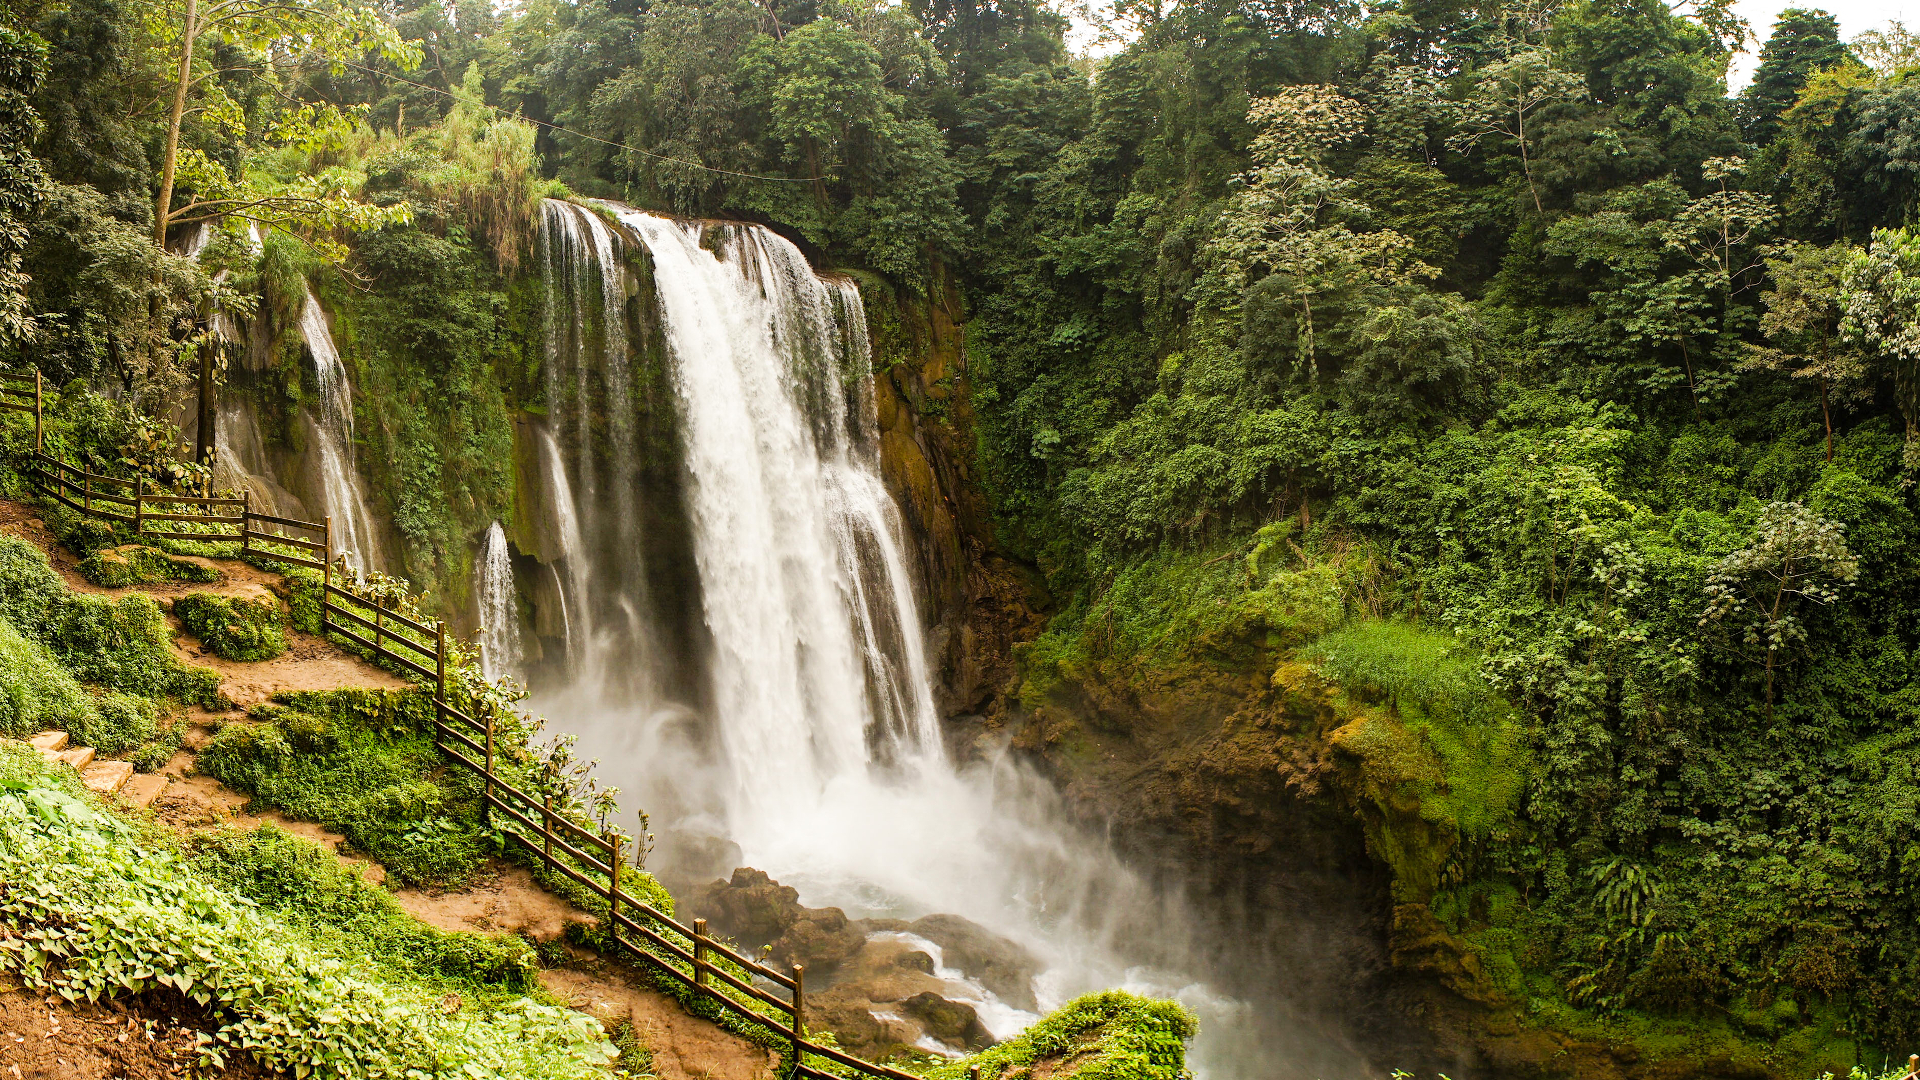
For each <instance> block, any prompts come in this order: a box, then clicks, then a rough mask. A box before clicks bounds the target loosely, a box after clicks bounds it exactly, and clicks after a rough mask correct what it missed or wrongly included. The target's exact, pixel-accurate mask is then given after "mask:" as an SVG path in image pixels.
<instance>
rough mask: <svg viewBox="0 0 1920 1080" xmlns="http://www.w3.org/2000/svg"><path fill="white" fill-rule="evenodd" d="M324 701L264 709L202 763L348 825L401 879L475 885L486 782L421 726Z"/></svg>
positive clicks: (269, 796)
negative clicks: (455, 764) (452, 761)
mask: <svg viewBox="0 0 1920 1080" xmlns="http://www.w3.org/2000/svg"><path fill="white" fill-rule="evenodd" d="M315 704H316V705H321V706H322V708H321V709H320V710H316V711H306V710H304V709H290V708H285V707H282V706H258V707H256V708H255V710H254V715H253V717H252V718H251V719H250V720H248V721H245V722H236V723H232V724H228V725H227V726H226V727H224V728H222V729H221V730H220V732H219V733H218V734H217V735H215V736H214V739H213V741H212V743H210V744H209V745H208V746H207V748H206V749H205V750H204V751H202V752H201V754H200V758H199V763H198V766H197V767H198V768H199V770H200V771H201V772H204V773H206V774H207V775H208V776H211V777H214V778H215V779H217V780H219V781H220V782H221V783H223V784H226V785H227V786H228V787H231V788H233V789H234V790H236V791H242V792H245V793H247V794H249V795H251V796H253V798H254V800H255V801H256V802H257V803H259V804H260V805H262V806H271V807H273V808H274V809H276V810H280V811H283V812H285V813H287V814H289V815H291V816H293V817H297V818H301V819H303V820H306V821H317V822H320V823H321V824H323V825H326V826H327V827H328V828H331V829H336V830H338V831H340V832H341V833H343V834H344V835H345V836H346V837H347V840H348V841H349V842H350V843H352V844H353V845H354V846H355V847H356V848H359V849H360V850H362V851H365V852H367V853H368V854H369V855H372V856H373V857H374V858H375V859H378V860H379V861H380V862H381V863H382V864H383V865H384V866H386V868H387V872H388V873H389V874H390V875H392V877H393V878H394V879H395V880H396V881H400V882H406V883H409V884H421V885H436V886H442V887H448V886H458V885H459V884H461V883H463V882H465V881H466V880H467V878H468V877H470V876H471V875H472V874H473V872H474V871H475V870H477V869H479V866H480V864H481V861H482V860H483V859H484V857H485V854H486V848H485V840H484V837H483V836H482V833H481V830H480V814H479V799H478V793H477V786H478V781H477V780H476V779H475V778H473V777H471V776H470V775H469V774H467V773H465V772H463V771H460V770H455V769H452V768H450V767H449V766H447V765H446V764H445V763H444V762H443V760H442V759H441V756H440V753H439V751H438V750H437V749H435V747H434V745H433V741H432V739H431V738H430V737H429V736H428V735H427V734H426V733H424V731H422V730H420V729H418V728H416V727H415V726H413V725H411V724H407V723H405V722H404V721H398V720H397V718H396V720H395V721H390V722H389V723H387V724H378V723H370V722H368V720H367V718H366V717H365V716H364V714H362V713H359V712H358V711H355V710H347V709H339V708H335V709H331V710H326V709H324V703H315ZM309 707H311V706H309ZM422 727H424V725H422Z"/></svg>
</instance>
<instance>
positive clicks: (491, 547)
mask: <svg viewBox="0 0 1920 1080" xmlns="http://www.w3.org/2000/svg"><path fill="white" fill-rule="evenodd" d="M478 576H479V588H478V593H479V599H480V644H481V646H482V651H481V654H480V659H481V662H482V665H483V667H484V669H485V671H486V673H487V678H489V679H497V678H500V677H501V676H503V675H517V674H519V671H520V607H519V604H518V602H517V601H516V596H515V592H514V588H513V559H512V556H511V555H510V554H509V553H508V551H507V531H506V530H505V529H503V528H501V527H500V523H499V522H497V521H496V522H494V523H493V527H492V528H490V529H488V530H487V546H486V548H485V549H484V550H483V551H482V552H481V554H480V566H479V575H478Z"/></svg>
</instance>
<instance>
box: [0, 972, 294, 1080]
mask: <svg viewBox="0 0 1920 1080" xmlns="http://www.w3.org/2000/svg"><path fill="white" fill-rule="evenodd" d="M173 1013H174V1010H171V1009H167V1008H163V1007H153V1006H150V1005H148V1004H147V1003H145V1002H134V1003H132V1004H130V1005H129V1004H127V1003H123V1002H111V1001H110V1002H106V1003H103V1004H100V1005H89V1004H87V1003H85V1002H80V1003H78V1004H69V1003H68V1002H65V1001H62V1000H61V999H59V998H57V997H54V998H43V997H40V996H39V995H36V994H29V993H28V992H26V991H24V990H21V989H18V988H15V987H12V986H10V985H9V984H6V983H3V982H0V1080H162V1078H165V1080H173V1078H176V1077H178V1078H184V1077H187V1076H188V1075H190V1070H189V1066H190V1065H191V1064H192V1062H193V1060H194V1056H195V1055H194V1053H193V1049H192V1048H193V1045H194V1036H195V1034H196V1032H195V1030H194V1028H193V1027H191V1026H182V1025H180V1024H179V1023H178V1022H177V1021H176V1018H175V1016H174V1015H173ZM191 1075H196V1076H224V1077H261V1076H267V1075H270V1074H268V1073H266V1072H264V1071H262V1070H261V1069H259V1068H258V1067H257V1066H255V1065H254V1064H252V1063H251V1062H244V1063H236V1064H235V1065H234V1066H233V1067H231V1068H228V1069H225V1070H220V1071H215V1072H208V1071H205V1070H201V1071H199V1072H197V1073H191Z"/></svg>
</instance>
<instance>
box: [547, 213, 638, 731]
mask: <svg viewBox="0 0 1920 1080" xmlns="http://www.w3.org/2000/svg"><path fill="white" fill-rule="evenodd" d="M540 236H541V241H542V247H543V248H544V249H545V267H544V269H545V274H544V276H545V280H546V286H547V296H546V365H545V367H546V392H547V405H548V413H547V425H546V428H545V429H544V430H542V431H541V432H540V437H541V439H542V441H543V445H542V452H543V456H544V457H545V458H546V460H547V468H548V469H549V471H550V481H551V482H550V483H549V488H550V490H552V491H553V492H554V493H555V499H556V502H559V503H565V504H567V505H564V506H557V507H556V513H557V514H558V515H559V523H560V527H561V529H560V531H561V541H562V548H563V550H564V560H563V561H564V562H565V566H564V567H563V568H562V569H563V570H564V574H563V575H562V576H561V585H562V590H561V591H562V598H563V605H564V607H565V612H564V614H565V619H566V623H567V635H568V639H569V640H568V649H567V660H568V667H569V669H570V670H571V671H572V672H573V674H574V675H575V677H576V679H577V680H578V681H580V682H582V683H584V684H586V685H591V686H595V687H598V688H600V689H602V690H604V691H606V692H608V693H610V694H614V695H616V696H618V697H620V698H623V699H625V700H628V701H635V702H642V703H651V702H654V701H655V700H656V699H657V698H658V696H659V692H658V690H657V688H656V682H657V680H656V679H655V678H654V667H653V665H654V664H655V663H656V656H655V653H656V649H655V647H654V641H653V628H652V625H651V621H650V619H649V617H648V614H647V613H648V611H649V609H650V606H651V605H650V600H649V596H648V592H649V589H648V584H647V545H646V537H645V536H644V535H643V530H642V520H643V516H644V515H643V512H642V511H643V507H642V505H641V501H642V492H643V487H644V484H643V480H642V477H641V470H642V466H643V458H642V455H641V453H640V450H639V445H638V438H637V431H638V420H637V416H638V413H639V400H638V397H637V390H636V384H635V380H634V368H633V359H632V357H631V355H630V348H629V342H628V341H627V332H626V301H627V294H628V284H629V282H628V274H627V272H626V269H625V265H624V245H623V244H622V241H621V239H620V238H619V237H618V236H617V235H616V234H615V232H614V229H613V228H612V226H610V225H608V224H607V222H606V221H604V220H602V218H601V217H600V215H599V214H597V213H594V212H593V211H591V210H588V209H586V208H584V207H580V206H575V205H573V204H571V203H565V202H560V201H558V200H553V199H549V200H547V201H546V202H545V203H544V204H543V206H542V210H541V228H540ZM589 545H591V547H590V548H589Z"/></svg>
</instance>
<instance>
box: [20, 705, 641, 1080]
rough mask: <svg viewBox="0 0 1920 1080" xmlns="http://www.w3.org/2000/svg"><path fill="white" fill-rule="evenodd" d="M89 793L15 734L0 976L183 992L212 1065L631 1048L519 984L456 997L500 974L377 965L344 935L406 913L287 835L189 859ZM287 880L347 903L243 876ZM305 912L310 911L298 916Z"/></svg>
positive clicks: (377, 1061) (73, 996)
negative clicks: (454, 1001)
mask: <svg viewBox="0 0 1920 1080" xmlns="http://www.w3.org/2000/svg"><path fill="white" fill-rule="evenodd" d="M77 786H78V784H77V778H65V777H62V776H60V775H58V774H55V773H53V772H51V771H50V770H48V769H47V768H46V767H45V766H44V765H43V764H42V763H41V762H40V760H39V757H38V755H37V754H34V753H33V752H32V751H31V750H29V749H28V748H26V747H25V746H23V745H21V744H17V743H0V926H4V927H5V928H6V930H7V931H8V933H7V934H5V935H4V936H0V942H4V944H0V971H4V972H6V973H7V974H8V975H9V976H10V977H11V978H13V979H15V980H17V981H20V982H22V983H24V984H25V985H27V986H29V987H32V988H34V989H38V990H45V991H48V992H51V993H57V994H60V995H61V996H64V997H66V998H68V999H69V1000H78V999H81V998H85V999H88V1000H97V999H99V998H102V997H114V996H120V995H130V994H141V993H149V992H162V991H169V990H170V991H173V992H177V993H179V994H180V995H182V996H184V997H186V998H189V999H191V1000H192V1001H194V1002H196V1003H198V1004H199V1005H201V1006H202V1007H204V1008H205V1009H207V1010H208V1012H209V1013H210V1015H211V1016H212V1018H213V1021H214V1025H215V1026H214V1029H213V1030H212V1031H210V1032H209V1033H208V1034H209V1035H210V1036H211V1039H210V1040H209V1041H208V1042H207V1043H206V1044H205V1045H204V1046H203V1047H202V1048H201V1051H200V1052H201V1055H202V1060H203V1061H205V1062H207V1063H209V1064H218V1063H220V1062H221V1061H224V1060H233V1059H239V1058H243V1057H251V1058H253V1059H254V1060H256V1061H258V1062H259V1063H261V1064H262V1065H266V1066H268V1067H270V1068H275V1069H281V1070H285V1071H288V1072H291V1073H296V1074H299V1075H311V1076H334V1077H343V1078H344V1077H402V1076H408V1075H420V1074H421V1073H422V1072H423V1071H425V1072H433V1071H440V1072H446V1071H448V1070H451V1071H453V1072H455V1073H458V1074H462V1075H539V1076H551V1077H556V1078H563V1077H576V1076H577V1077H594V1076H604V1075H606V1073H605V1066H606V1065H607V1063H609V1062H610V1061H612V1060H613V1059H614V1057H615V1056H616V1055H617V1051H616V1050H615V1048H614V1047H613V1046H612V1045H611V1044H610V1043H608V1042H607V1041H606V1039H605V1035H604V1032H602V1030H601V1028H600V1025H599V1023H598V1022H597V1021H595V1020H593V1019H592V1018H590V1017H587V1016H584V1015H582V1014H580V1013H575V1012H573V1011H571V1010H569V1009H566V1008H565V1007H563V1006H557V1005H550V1004H543V1003H541V1002H539V1001H536V1000H534V999H532V998H529V997H525V996H520V995H517V994H514V993H512V992H511V990H510V988H509V986H508V985H500V986H499V987H498V988H497V990H495V991H494V992H492V993H490V994H483V995H480V996H481V998H482V1001H483V1003H482V1004H463V1005H461V1006H458V1007H456V1008H452V1009H449V1008H448V1005H447V1002H448V1000H449V999H448V998H447V996H446V995H445V994H444V993H443V992H442V987H443V986H444V985H446V984H447V982H446V981H447V980H448V979H453V980H454V981H455V982H457V983H458V984H460V985H467V986H472V985H475V984H478V983H489V984H491V981H492V980H491V979H489V978H488V977H487V976H489V975H494V974H497V973H498V969H497V968H495V969H491V970H489V969H487V968H486V967H485V966H484V965H478V964H476V965H471V966H468V967H466V968H464V969H462V968H459V967H457V966H456V967H455V968H454V969H453V972H449V970H448V967H447V966H446V965H445V964H440V963H436V964H431V965H428V966H429V967H430V968H431V969H432V970H433V971H434V973H435V974H434V976H433V977H430V978H427V979H421V978H409V977H406V976H407V974H408V973H407V972H405V971H399V970H396V968H395V966H394V965H395V964H396V963H397V961H396V960H395V959H394V958H392V957H388V958H386V959H385V960H384V961H383V962H376V961H374V960H373V957H372V956H371V955H370V954H369V953H368V952H366V951H365V950H364V947H363V946H360V945H358V944H357V938H356V937H355V936H354V934H353V933H349V932H345V931H347V930H351V931H362V932H363V931H365V930H367V929H368V928H370V927H371V926H373V925H376V924H378V925H384V926H391V925H393V924H394V923H395V922H397V917H396V916H395V915H394V913H393V912H392V911H391V909H390V908H389V909H386V910H382V908H381V906H380V904H379V902H378V901H377V900H374V899H371V896H370V894H368V895H364V896H361V897H360V898H358V899H357V901H356V899H354V894H355V887H354V885H353V884H351V883H345V882H341V881H339V880H338V879H337V878H336V879H334V880H332V881H325V879H326V875H325V874H324V873H323V872H320V871H318V870H317V864H315V863H314V861H313V856H305V857H298V856H296V857H293V858H288V857H287V853H286V852H285V850H284V842H283V841H282V840H281V839H279V838H274V837H271V836H269V837H267V838H264V839H262V840H258V841H253V842H249V841H245V840H240V839H228V840H226V841H224V842H213V843H209V844H208V845H207V846H206V850H204V851H203V852H202V853H201V855H200V856H199V857H198V858H197V859H196V858H190V857H185V856H183V855H181V854H179V853H177V852H174V851H172V850H169V848H168V847H167V846H166V845H165V843H164V842H163V841H162V840H160V839H158V838H156V837H153V836H148V835H143V834H142V833H141V832H140V831H139V830H138V829H137V828H135V827H134V826H131V825H129V824H127V823H125V822H123V821H121V820H120V819H118V818H116V817H114V816H112V815H111V814H109V813H107V812H105V811H104V810H102V809H100V808H99V807H98V806H96V805H94V804H92V803H90V802H89V801H88V800H87V799H86V798H85V797H84V796H83V795H81V794H80V793H79V792H78V791H77ZM250 843H251V845H252V846H251V847H249V844H250ZM315 854H318V853H315ZM318 857H319V858H321V859H326V858H327V857H326V856H325V855H318ZM207 866H215V867H217V869H218V870H219V871H220V873H218V874H208V873H206V872H204V871H203V869H202V868H203V867H207ZM276 875H277V876H278V880H279V881H281V882H282V883H291V882H292V881H293V880H296V879H303V880H302V884H303V886H311V885H313V884H315V883H317V882H325V884H326V885H327V886H329V887H328V888H327V889H326V890H325V891H324V892H323V893H322V894H321V895H322V896H323V897H324V898H326V900H330V901H332V902H333V908H332V909H331V910H329V909H328V907H327V906H326V903H325V902H324V901H323V902H316V903H315V904H312V905H306V906H303V905H302V904H300V903H299V902H297V901H294V900H293V899H292V898H291V897H287V896H284V895H282V896H280V900H281V901H282V906H281V907H278V908H276V907H274V906H272V905H271V904H262V903H258V902H256V901H255V900H253V899H251V898H249V897H247V896H246V895H244V894H243V892H242V891H239V890H236V889H234V888H233V887H232V886H231V885H230V884H229V882H232V881H235V880H246V881H249V882H252V883H253V884H254V886H255V888H256V890H258V891H260V892H261V893H262V895H273V893H272V889H271V887H269V886H267V885H264V884H262V883H263V881H265V880H267V879H269V878H272V877H274V876H276ZM343 897H345V898H346V899H344V900H343V899H342V898H343ZM387 904H388V905H390V904H391V901H390V900H389V901H387ZM342 907H344V908H346V909H349V911H348V913H347V914H346V917H344V918H343V919H342V920H341V922H342V925H341V926H332V927H330V928H329V929H327V930H326V931H325V932H321V931H317V930H316V929H315V923H314V922H313V920H316V919H318V920H322V921H324V917H325V915H326V914H333V915H335V916H340V915H342V911H341V908H342ZM293 908H302V910H303V911H304V912H305V915H304V917H293V918H290V917H289V914H288V913H289V911H290V910H291V909H293ZM415 937H416V938H430V937H431V934H430V933H428V934H425V935H422V934H420V933H419V932H418V931H416V932H415ZM29 943H31V944H29ZM487 948H488V947H487V946H484V945H482V946H480V947H478V948H477V949H474V950H472V951H474V953H475V954H476V955H485V953H486V951H487ZM522 949H524V946H522ZM446 953H447V950H445V949H442V950H441V954H442V956H444V955H446ZM382 963H384V964H385V965H386V966H384V967H383V966H382ZM505 966H506V967H507V968H510V969H516V970H517V967H516V965H514V964H512V963H508V964H507V965H505ZM482 972H484V973H485V974H480V973H482ZM456 973H457V974H456Z"/></svg>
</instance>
